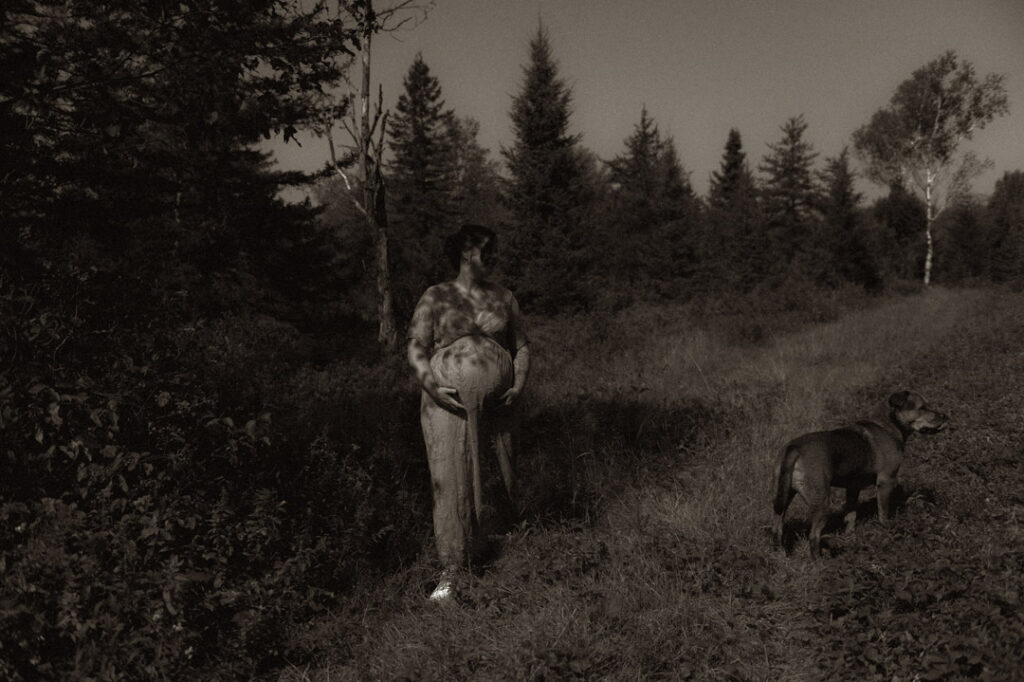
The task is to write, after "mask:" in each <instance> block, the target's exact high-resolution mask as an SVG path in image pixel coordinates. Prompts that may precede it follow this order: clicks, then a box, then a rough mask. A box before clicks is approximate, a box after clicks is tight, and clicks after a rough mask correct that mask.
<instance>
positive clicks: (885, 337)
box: [279, 290, 1024, 680]
mask: <svg viewBox="0 0 1024 682" xmlns="http://www.w3.org/2000/svg"><path fill="white" fill-rule="evenodd" d="M1021 303H1022V301H1021V299H1020V297H1019V296H1012V297H1006V298H1003V297H1001V296H1000V295H998V294H995V293H993V292H984V291H972V292H951V291H943V290H935V291H931V292H929V293H928V294H926V295H915V296H909V297H906V298H902V299H897V300H892V301H885V302H881V303H878V304H877V305H873V306H869V307H865V308H863V309H859V310H856V311H853V312H850V313H849V314H846V315H843V316H841V317H839V318H838V319H836V320H834V321H832V322H828V323H823V324H818V325H813V326H809V327H803V328H800V329H796V330H791V331H788V332H782V333H780V334H779V335H777V336H775V335H773V336H772V337H771V338H770V339H769V340H767V341H765V342H764V343H762V344H760V345H750V344H742V345H734V344H730V343H727V342H723V341H722V339H721V336H720V335H721V334H722V333H723V331H722V330H721V329H715V328H707V329H700V328H699V327H695V326H693V325H692V324H691V322H690V321H688V320H686V319H684V318H680V317H675V318H674V319H673V318H672V317H671V316H669V315H666V311H664V310H659V311H653V310H652V311H632V312H631V313H630V315H635V316H639V317H641V318H644V321H646V322H648V323H652V324H650V326H647V325H630V324H619V325H616V326H614V327H613V330H608V331H607V332H606V333H604V334H600V333H595V334H587V335H573V336H572V337H571V340H572V343H571V344H569V343H557V342H556V340H557V339H559V338H563V339H565V338H566V337H565V336H560V334H559V332H564V328H561V326H560V325H559V324H554V323H552V324H550V326H549V325H541V326H540V328H538V329H537V333H536V336H537V337H539V338H540V339H544V340H545V341H547V342H548V343H549V344H550V345H546V346H545V345H540V344H539V347H540V348H542V349H544V350H542V351H540V352H539V353H538V371H537V375H536V376H537V382H536V387H535V391H534V394H533V398H534V404H533V407H532V410H531V414H530V419H529V420H528V421H529V426H530V427H531V429H532V432H533V433H532V436H531V438H530V439H529V442H528V443H527V445H526V448H525V452H524V453H523V461H522V469H523V476H524V478H525V480H526V481H527V489H528V492H527V494H526V498H527V499H526V514H525V515H524V521H523V523H522V524H521V525H520V526H519V527H518V528H517V529H516V530H515V531H514V532H512V533H510V534H509V535H508V536H507V537H506V538H505V539H504V541H503V542H502V547H501V551H500V553H499V554H498V556H497V558H496V559H494V560H493V562H492V563H490V564H488V565H487V566H485V567H479V568H480V570H477V571H475V572H474V573H473V574H472V575H471V576H469V577H467V578H466V582H465V585H464V586H463V593H462V595H463V596H462V597H461V599H460V600H459V603H458V605H452V606H446V607H440V608H439V607H437V606H435V605H431V604H429V603H426V601H425V599H424V596H425V594H426V592H427V591H428V590H429V588H430V587H431V586H432V582H431V581H432V580H433V579H434V578H435V567H434V565H433V563H432V560H431V556H430V550H429V548H427V549H426V551H425V552H424V554H422V555H420V556H419V557H418V558H417V560H416V561H415V562H414V563H413V564H412V565H410V566H408V567H406V568H405V569H403V570H400V571H395V572H391V573H390V574H389V575H387V576H385V577H384V579H383V580H382V581H380V582H378V583H377V584H376V585H371V586H368V587H367V589H366V590H364V591H361V592H360V593H359V594H358V595H354V596H353V599H352V600H351V601H349V602H348V603H347V604H346V605H344V606H341V607H340V608H338V609H336V610H334V611H332V612H331V614H330V615H327V616H325V617H324V618H321V619H318V620H316V621H314V622H311V623H309V624H307V626H306V627H304V628H300V629H298V630H297V631H296V634H295V635H294V636H295V638H296V639H295V640H294V641H295V642H296V645H299V644H301V647H302V648H304V649H305V650H306V652H307V653H310V652H314V653H315V656H314V657H313V659H311V660H305V661H303V662H302V663H298V662H296V663H293V664H292V665H290V666H289V667H286V668H285V669H284V671H283V672H282V673H281V674H280V676H279V677H280V679H284V680H326V679H470V678H473V679H494V678H504V679H563V678H581V679H596V678H613V679H646V678H668V679H720V680H729V679H737V680H738V679H744V680H745V679H763V680H772V679H787V680H819V679H857V680H863V679H885V680H892V679H901V680H903V679H906V680H910V679H962V678H964V677H975V678H979V679H992V680H997V679H1009V678H1010V677H1012V676H1013V674H1015V673H1014V671H1018V670H1020V669H1021V666H1022V665H1024V660H1022V656H1021V654H1020V651H1021V650H1022V648H1021V643H1022V642H1024V622H1022V620H1021V618H1020V615H1019V602H1020V599H1021V596H1022V592H1021V591H1022V587H1024V581H1022V580H1021V578H1020V575H1021V574H1020V570H1019V569H1020V566H1021V562H1022V560H1024V547H1022V545H1021V535H1020V512H1021V500H1020V499H1018V498H1019V495H1018V494H1017V492H1016V490H1017V488H1019V482H1020V479H1021V476H1022V468H1021V465H1020V461H1019V452H1018V449H1019V445H1018V444H1019V438H1020V430H1021V424H1020V421H1019V414H1020V410H1021V407H1022V403H1024V396H1022V395H1020V394H1019V393H1018V392H1016V391H1014V390H1013V388H1012V387H1011V386H1009V385H1008V384H1007V380H1006V377H1010V376H1014V375H1015V374H1016V373H1017V372H1019V371H1020V370H1021V366H1020V363H1021V357H1020V354H1019V350H1017V345H1016V343H1015V342H1014V341H1013V339H1014V338H1016V335H1018V334H1019V333H1020V331H1021V329H1022V326H1024V315H1022V313H1021V310H1024V308H1022V306H1021ZM627 317H628V316H627ZM655 318H656V319H657V322H656V323H655ZM627 321H629V320H620V322H627ZM635 321H640V320H635ZM648 329H659V330H660V331H659V333H658V334H657V335H651V334H649V333H648V332H647V330H648ZM594 331H597V330H594ZM968 359H970V360H971V362H970V363H968V362H967V361H968ZM570 377H572V379H570ZM901 386H913V387H914V388H916V389H918V390H920V391H922V392H924V393H925V395H926V396H928V397H929V399H930V400H932V401H933V402H934V403H936V404H938V405H941V406H942V407H943V408H944V409H947V410H949V411H950V413H951V414H952V415H953V418H954V423H955V428H954V429H953V430H952V431H951V432H949V433H947V434H945V435H943V436H939V437H935V438H932V439H924V438H918V439H915V440H913V441H912V442H911V445H910V447H909V454H908V458H907V461H906V464H905V467H904V476H903V494H902V497H901V500H902V502H901V506H900V511H899V513H898V514H897V516H896V518H895V520H894V522H893V523H892V524H891V526H890V527H889V528H882V527H881V526H880V525H879V524H878V523H877V521H876V520H875V519H874V518H872V511H871V507H872V502H873V499H872V495H871V491H866V492H865V493H864V496H863V498H862V505H861V506H862V510H861V516H862V519H866V520H862V521H861V523H860V524H859V525H858V527H857V530H856V532H855V533H854V534H853V535H849V536H839V535H835V534H833V535H830V536H829V551H828V552H826V554H827V558H826V559H825V560H823V561H821V562H818V563H814V562H811V561H810V560H809V559H808V558H807V547H806V539H803V540H801V541H800V542H799V543H798V545H797V547H796V548H795V549H794V551H793V553H792V554H791V555H790V556H786V555H785V554H784V553H783V552H781V551H778V550H776V549H774V548H772V547H771V543H770V541H769V536H768V524H769V521H770V513H771V512H770V506H769V504H768V500H769V499H770V493H769V488H770V483H769V481H770V467H771V460H772V457H773V456H774V453H775V451H776V450H777V448H778V447H779V446H780V445H781V443H782V442H784V440H785V439H786V438H788V437H789V436H791V435H793V434H795V433H799V432H801V431H803V430H807V429H812V428H824V427H829V426H834V425H838V424H840V423H842V422H843V421H845V420H847V419H850V418H853V417H855V416H857V415H859V414H861V413H863V412H864V411H866V410H867V409H870V408H871V407H872V406H873V403H874V402H875V401H878V400H881V399H884V398H885V396H887V395H888V393H889V392H891V391H892V390H893V389H894V388H896V387H901ZM797 504H799V503H797ZM797 517H798V518H797V520H796V525H797V526H798V528H797V530H798V532H799V531H800V528H799V526H800V525H801V524H800V522H799V514H797ZM803 530H804V531H806V528H804V529H803ZM833 530H835V529H833Z"/></svg>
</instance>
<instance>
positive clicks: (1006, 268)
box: [987, 170, 1024, 285]
mask: <svg viewBox="0 0 1024 682" xmlns="http://www.w3.org/2000/svg"><path fill="white" fill-rule="evenodd" d="M987 208H988V220H989V221H990V224H991V227H990V230H991V232H992V253H991V258H992V267H991V274H992V278H993V279H994V280H995V281H997V282H1016V283H1017V284H1018V285H1020V284H1024V171H1019V170H1017V171H1013V172H1007V173H1004V174H1003V177H1001V178H999V179H998V180H996V186H995V191H993V192H992V196H991V197H990V198H989V200H988V205H987Z"/></svg>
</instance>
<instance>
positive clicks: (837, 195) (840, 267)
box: [818, 147, 881, 289]
mask: <svg viewBox="0 0 1024 682" xmlns="http://www.w3.org/2000/svg"><path fill="white" fill-rule="evenodd" d="M818 179H819V182H820V185H821V189H820V206H819V207H820V210H821V213H822V217H823V219H824V225H823V226H822V236H823V239H824V240H825V248H826V251H827V252H828V253H829V254H830V259H831V263H832V265H831V271H832V273H833V274H834V278H830V282H831V283H833V284H836V283H839V281H848V282H853V283H855V284H860V285H862V286H864V287H865V288H868V289H875V288H877V287H878V286H880V285H881V276H880V273H879V270H878V265H877V263H876V262H875V257H874V255H873V254H872V248H871V246H870V243H869V242H870V240H869V238H868V235H867V231H866V230H865V228H864V221H863V215H862V211H861V207H860V204H861V201H862V200H863V195H862V194H861V193H860V192H858V191H857V190H856V187H855V186H854V181H855V179H856V173H855V172H854V170H853V168H852V167H851V166H850V152H849V149H848V148H846V147H843V149H842V151H841V152H839V155H838V156H836V157H835V158H828V159H825V169H824V170H823V171H821V173H820V174H819V175H818Z"/></svg>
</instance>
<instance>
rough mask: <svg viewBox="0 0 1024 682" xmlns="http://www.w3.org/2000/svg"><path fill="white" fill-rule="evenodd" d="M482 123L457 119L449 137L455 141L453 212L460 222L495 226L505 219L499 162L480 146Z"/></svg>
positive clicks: (467, 119)
mask: <svg viewBox="0 0 1024 682" xmlns="http://www.w3.org/2000/svg"><path fill="white" fill-rule="evenodd" d="M479 134H480V123H479V122H478V121H476V120H475V119H473V118H470V117H455V118H453V120H452V124H451V130H450V132H449V135H450V136H451V138H452V139H453V140H454V152H455V178H454V181H453V182H454V184H453V186H452V199H453V201H454V211H455V215H456V219H457V222H459V223H465V222H469V223H478V224H483V225H494V224H497V223H499V222H502V221H503V220H504V211H503V209H502V195H501V175H500V168H499V165H498V162H497V161H495V160H493V159H491V158H490V151H489V150H487V149H485V148H484V147H482V146H481V145H480V141H479V139H478V138H479Z"/></svg>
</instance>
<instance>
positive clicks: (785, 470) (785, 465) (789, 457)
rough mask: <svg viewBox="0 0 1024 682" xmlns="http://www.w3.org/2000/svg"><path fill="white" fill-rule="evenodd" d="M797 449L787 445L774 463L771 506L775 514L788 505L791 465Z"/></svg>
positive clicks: (791, 481) (791, 483) (790, 496)
mask: <svg viewBox="0 0 1024 682" xmlns="http://www.w3.org/2000/svg"><path fill="white" fill-rule="evenodd" d="M799 452H800V451H799V450H798V449H797V448H795V447H793V446H792V445H787V446H786V448H785V449H784V450H783V451H782V453H781V454H780V456H779V462H778V464H776V465H775V501H774V503H773V507H774V508H775V513H776V514H782V513H783V512H785V511H786V507H788V506H789V501H790V499H792V494H791V492H790V491H791V490H792V486H793V465H794V464H796V458H797V455H798V454H799Z"/></svg>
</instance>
